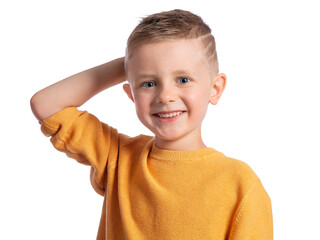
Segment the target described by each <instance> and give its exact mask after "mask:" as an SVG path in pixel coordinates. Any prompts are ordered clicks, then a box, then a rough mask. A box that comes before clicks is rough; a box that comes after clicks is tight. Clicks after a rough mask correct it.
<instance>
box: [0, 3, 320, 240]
mask: <svg viewBox="0 0 320 240" xmlns="http://www.w3.org/2000/svg"><path fill="white" fill-rule="evenodd" d="M128 2H129V1H128ZM190 2H192V3H187V1H146V0H144V1H138V0H136V1H130V3H126V2H121V1H102V0H100V1H99V0H91V1H83V0H72V1H71V0H55V1H43V0H42V1H40V0H39V1H35V0H29V1H22V0H21V1H6V3H5V1H2V2H1V4H0V24H1V30H0V31H1V38H0V41H1V44H0V61H1V62H0V63H1V65H0V79H1V87H0V89H1V90H0V92H1V94H0V97H1V99H0V100H1V101H0V104H1V113H0V114H1V117H0V121H1V133H0V134H1V140H0V141H1V145H0V146H1V165H0V194H1V196H0V221H1V223H0V239H95V237H96V233H97V229H98V224H99V220H100V213H101V208H102V200H103V198H102V197H101V196H99V195H98V194H96V193H95V192H94V190H93V189H92V188H91V186H90V181H89V167H86V166H83V165H80V164H78V163H77V162H76V161H74V160H72V159H69V158H67V157H66V156H65V155H64V154H62V153H60V152H58V151H56V150H55V149H54V148H53V147H52V145H51V143H50V141H49V138H46V137H44V136H43V135H42V133H41V132H40V128H39V124H38V123H37V120H36V119H35V118H34V117H33V115H32V112H31V110H30V106H29V100H30V98H31V96H32V95H33V94H34V93H35V92H36V91H38V90H40V89H42V88H44V87H46V86H48V85H50V84H52V83H54V82H56V81H58V80H61V79H63V78H65V77H68V76H70V75H72V74H74V73H77V72H80V71H82V70H85V69H87V68H90V67H93V66H96V65H99V64H102V63H104V62H107V61H109V60H112V59H114V58H116V57H120V56H123V55H124V49H125V44H126V39H127V37H128V36H129V34H130V32H131V31H132V30H133V28H134V27H135V26H136V24H137V23H138V22H139V19H140V17H144V16H146V15H148V14H151V13H155V12H159V11H162V10H170V9H174V8H181V9H185V10H190V11H193V12H194V13H196V14H199V15H200V16H201V17H202V18H203V19H204V21H205V22H207V23H208V24H209V25H210V27H211V28H212V30H213V33H214V35H215V37H216V41H217V51H218V57H219V61H220V70H221V72H224V73H226V75H227V77H228V82H227V87H226V90H225V92H224V94H223V96H222V99H221V101H220V102H219V104H218V105H217V106H210V107H209V109H208V114H207V117H206V120H205V121H204V123H203V138H204V141H205V143H206V144H207V145H208V146H211V147H214V148H215V149H217V150H219V151H222V152H223V153H225V154H226V155H228V156H230V157H234V158H237V159H240V160H242V161H245V162H246V163H248V164H249V165H250V166H251V167H252V168H253V170H254V171H255V172H256V173H257V174H258V176H259V177H260V178H261V180H262V182H263V184H264V186H265V189H266V190H267V192H268V193H269V195H270V197H271V200H272V206H273V215H274V237H275V239H320V237H319V231H318V228H319V224H320V220H319V214H320V204H319V203H320V194H319V189H320V186H319V185H320V184H319V183H320V174H319V170H320V167H319V160H320V154H319V150H320V148H319V143H320V140H319V134H320V128H319V122H320V117H319V103H320V97H319V94H318V92H319V90H320V84H319V81H320V73H319V71H320V68H319V63H320V61H319V55H320V47H319V44H320V36H319V23H320V14H319V10H320V9H319V5H318V4H317V2H316V1H308V0H306V1H294V0H291V1H281V0H278V1H274V0H272V1H270V0H269V1H258V0H252V1H248V0H245V1H237V0H234V1H227V0H216V1H215V0H211V1H207V2H206V1H201V0H198V1H190ZM80 109H85V110H88V111H90V112H91V113H93V114H95V115H96V116H97V117H98V118H99V119H100V120H102V121H104V122H107V123H108V124H110V125H112V126H113V127H116V128H118V130H119V132H124V133H126V134H128V135H130V136H134V135H138V134H140V133H144V134H150V133H149V131H148V130H146V129H145V128H144V127H143V126H142V124H141V123H139V121H138V119H137V117H136V115H135V109H134V105H133V103H132V102H131V101H130V100H129V99H128V98H127V97H126V95H125V94H124V92H123V91H122V87H121V86H116V87H114V88H112V89H109V90H106V91H104V92H102V93H100V94H99V95H97V96H96V97H94V98H93V99H91V100H90V101H88V102H87V103H86V104H85V105H83V106H82V107H81V108H80Z"/></svg>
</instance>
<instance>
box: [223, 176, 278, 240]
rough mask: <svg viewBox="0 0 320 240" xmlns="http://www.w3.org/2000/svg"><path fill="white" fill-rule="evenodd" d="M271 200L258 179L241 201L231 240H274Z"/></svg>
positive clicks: (235, 217) (233, 224)
mask: <svg viewBox="0 0 320 240" xmlns="http://www.w3.org/2000/svg"><path fill="white" fill-rule="evenodd" d="M272 239H273V220H272V210H271V200H270V198H269V196H268V194H267V192H266V191H265V190H264V188H263V186H262V184H261V181H260V180H259V179H258V180H257V181H256V182H255V183H254V184H253V185H252V187H251V188H250V189H249V190H248V192H247V194H246V195H245V196H244V197H243V199H242V200H241V202H240V204H239V206H238V208H237V211H236V214H235V216H234V218H233V223H232V228H231V232H230V237H229V240H272Z"/></svg>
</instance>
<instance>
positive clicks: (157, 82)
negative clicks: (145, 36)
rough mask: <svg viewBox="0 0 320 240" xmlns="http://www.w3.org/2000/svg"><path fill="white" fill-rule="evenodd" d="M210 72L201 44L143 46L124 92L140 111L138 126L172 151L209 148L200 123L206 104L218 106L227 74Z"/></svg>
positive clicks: (131, 66) (183, 42)
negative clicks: (139, 123)
mask: <svg viewBox="0 0 320 240" xmlns="http://www.w3.org/2000/svg"><path fill="white" fill-rule="evenodd" d="M213 72H214V71H211V70H210V69H209V67H208V64H207V61H206V57H205V54H204V49H203V46H202V42H201V40H200V39H189V40H188V39H181V40H173V41H163V42H159V43H148V44H143V45H142V46H141V47H139V48H137V49H136V50H134V52H133V54H132V57H131V58H130V59H129V63H128V69H127V77H128V80H129V83H130V85H129V84H125V85H124V90H125V91H126V93H127V94H128V96H129V98H130V99H131V100H132V101H133V102H134V103H135V105H136V112H137V115H138V118H139V119H140V121H141V122H142V123H143V124H144V125H145V126H146V127H147V128H149V129H150V130H151V131H152V132H153V133H154V134H155V144H156V146H157V147H159V148H164V149H168V150H184V151H185V150H194V149H199V148H202V147H205V145H204V144H203V142H202V139H201V123H202V120H203V119H204V117H205V115H206V111H207V107H208V103H209V102H211V103H212V104H216V103H217V102H218V100H219V98H220V96H221V94H222V92H223V89H224V86H225V79H226V78H225V75H224V74H219V75H216V74H213Z"/></svg>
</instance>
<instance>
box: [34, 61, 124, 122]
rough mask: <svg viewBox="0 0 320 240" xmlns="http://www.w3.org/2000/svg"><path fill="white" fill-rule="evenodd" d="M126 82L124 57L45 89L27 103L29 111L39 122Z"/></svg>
mask: <svg viewBox="0 0 320 240" xmlns="http://www.w3.org/2000/svg"><path fill="white" fill-rule="evenodd" d="M124 81H125V71H124V58H123V57H122V58H118V59H115V60H113V61H110V62H107V63H105V64H102V65H99V66H97V67H94V68H91V69H88V70H85V71H83V72H80V73H77V74H75V75H73V76H71V77H68V78H66V79H63V80H61V81H59V82H57V83H55V84H53V85H50V86H49V87H46V88H44V89H42V90H40V91H39V92H37V93H36V94H34V95H33V96H32V98H31V100H30V104H31V109H32V112H33V114H34V115H35V117H36V118H37V119H38V120H39V122H40V123H41V122H42V121H43V120H44V119H47V118H48V117H50V116H52V115H53V114H55V113H57V112H59V111H60V110H62V109H64V108H66V107H71V106H73V107H79V106H81V105H82V104H84V103H85V102H86V101H88V100H89V99H90V98H91V97H93V96H94V95H96V94H97V93H99V92H101V91H103V90H104V89H107V88H109V87H112V86H114V85H116V84H119V83H121V82H124Z"/></svg>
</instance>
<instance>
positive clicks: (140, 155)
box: [41, 107, 273, 240]
mask: <svg viewBox="0 0 320 240" xmlns="http://www.w3.org/2000/svg"><path fill="white" fill-rule="evenodd" d="M41 130H42V132H43V133H44V134H45V135H46V136H52V138H51V142H52V144H53V145H54V147H55V148H56V149H58V150H60V151H63V152H65V153H66V154H67V155H68V156H69V157H72V158H74V159H76V160H77V161H78V162H80V163H83V164H87V165H91V174H90V176H91V184H92V186H93V188H94V189H95V190H96V191H97V192H98V193H99V194H101V195H103V196H104V205H103V211H102V216H101V221H100V226H99V231H98V236H97V239H109V240H122V239H130V240H153V239H155V240H169V239H170V240H209V239H210V240H213V239H217V240H226V239H228V240H246V239H248V240H249V239H250V240H264V239H265V240H267V239H268V240H270V239H272V238H273V230H272V211H271V202H270V199H269V196H268V194H267V193H266V191H265V190H264V188H263V186H262V184H261V182H260V180H259V178H258V177H257V176H256V174H255V173H254V172H253V171H252V170H251V168H250V167H249V166H248V165H246V164H245V163H243V162H241V161H239V160H236V159H232V158H229V157H226V156H225V155H224V154H222V153H220V152H218V151H216V150H214V149H212V148H203V149H199V150H194V151H169V150H163V149H159V148H157V147H156V146H155V144H154V138H153V137H150V136H145V135H139V136H137V137H134V138H130V137H128V136H126V135H123V134H119V133H118V132H117V130H116V129H114V128H112V127H110V126H108V125H106V124H104V123H102V122H100V121H99V120H98V119H97V118H96V117H95V116H93V115H91V114H89V113H87V112H85V111H84V112H82V111H79V110H77V109H76V108H74V107H70V108H66V109H64V110H62V111H60V112H58V113H56V114H55V115H53V116H51V117H50V118H48V119H46V120H45V121H43V123H42V125H41Z"/></svg>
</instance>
